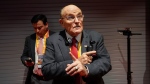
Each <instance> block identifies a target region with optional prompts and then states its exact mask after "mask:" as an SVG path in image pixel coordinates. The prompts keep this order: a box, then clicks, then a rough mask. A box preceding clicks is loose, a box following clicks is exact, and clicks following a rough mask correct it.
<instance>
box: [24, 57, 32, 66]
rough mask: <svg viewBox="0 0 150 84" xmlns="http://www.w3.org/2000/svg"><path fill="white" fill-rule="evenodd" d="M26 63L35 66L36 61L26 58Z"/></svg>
mask: <svg viewBox="0 0 150 84" xmlns="http://www.w3.org/2000/svg"><path fill="white" fill-rule="evenodd" d="M25 65H26V66H28V67H31V66H34V62H33V61H32V59H31V58H27V59H26V60H25Z"/></svg>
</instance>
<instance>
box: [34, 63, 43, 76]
mask: <svg viewBox="0 0 150 84" xmlns="http://www.w3.org/2000/svg"><path fill="white" fill-rule="evenodd" d="M33 73H34V74H37V75H38V76H43V74H42V70H41V68H38V65H37V64H35V65H34V69H33Z"/></svg>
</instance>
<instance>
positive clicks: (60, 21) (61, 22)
mask: <svg viewBox="0 0 150 84" xmlns="http://www.w3.org/2000/svg"><path fill="white" fill-rule="evenodd" d="M59 23H60V25H61V26H62V27H64V22H63V20H62V19H59Z"/></svg>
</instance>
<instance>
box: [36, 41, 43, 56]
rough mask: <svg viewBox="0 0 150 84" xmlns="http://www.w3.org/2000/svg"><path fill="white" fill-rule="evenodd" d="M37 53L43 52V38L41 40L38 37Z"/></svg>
mask: <svg viewBox="0 0 150 84" xmlns="http://www.w3.org/2000/svg"><path fill="white" fill-rule="evenodd" d="M37 53H38V55H42V54H43V40H42V38H40V40H39V46H38V50H37Z"/></svg>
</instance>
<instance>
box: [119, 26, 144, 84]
mask: <svg viewBox="0 0 150 84" xmlns="http://www.w3.org/2000/svg"><path fill="white" fill-rule="evenodd" d="M118 32H119V33H122V34H123V35H124V36H127V55H128V56H127V63H128V64H127V65H128V69H127V70H128V71H127V80H128V84H131V73H133V72H131V59H130V57H131V56H130V36H132V35H142V34H140V33H132V32H131V31H130V28H125V30H118Z"/></svg>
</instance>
